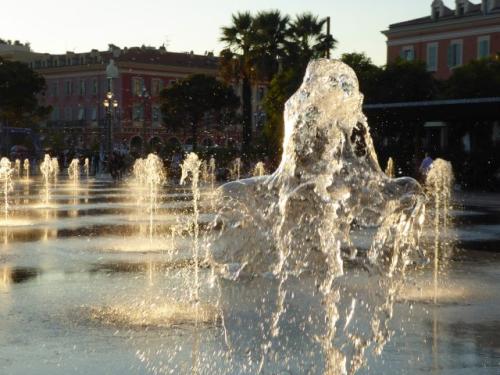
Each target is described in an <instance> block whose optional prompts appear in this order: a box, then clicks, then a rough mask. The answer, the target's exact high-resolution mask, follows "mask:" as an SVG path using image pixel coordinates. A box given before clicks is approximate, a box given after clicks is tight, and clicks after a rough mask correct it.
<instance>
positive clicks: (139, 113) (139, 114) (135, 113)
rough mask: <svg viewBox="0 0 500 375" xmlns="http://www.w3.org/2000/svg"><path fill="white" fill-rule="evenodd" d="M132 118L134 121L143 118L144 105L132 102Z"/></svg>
mask: <svg viewBox="0 0 500 375" xmlns="http://www.w3.org/2000/svg"><path fill="white" fill-rule="evenodd" d="M132 119H133V120H134V121H141V120H143V119H144V107H143V106H142V104H134V108H133V110H132Z"/></svg>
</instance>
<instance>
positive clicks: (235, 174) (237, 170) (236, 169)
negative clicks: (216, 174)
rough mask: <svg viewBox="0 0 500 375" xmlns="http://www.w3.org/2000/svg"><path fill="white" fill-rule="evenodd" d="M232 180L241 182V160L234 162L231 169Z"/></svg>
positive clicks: (237, 159)
mask: <svg viewBox="0 0 500 375" xmlns="http://www.w3.org/2000/svg"><path fill="white" fill-rule="evenodd" d="M230 177H231V180H233V181H235V180H239V179H240V178H241V158H236V159H234V160H233V164H232V166H231V169H230Z"/></svg>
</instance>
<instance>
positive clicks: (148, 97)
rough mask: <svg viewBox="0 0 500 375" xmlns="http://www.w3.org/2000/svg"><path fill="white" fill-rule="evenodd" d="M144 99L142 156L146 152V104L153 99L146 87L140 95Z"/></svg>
mask: <svg viewBox="0 0 500 375" xmlns="http://www.w3.org/2000/svg"><path fill="white" fill-rule="evenodd" d="M139 97H140V98H141V99H142V129H141V130H142V143H141V155H142V156H144V154H145V151H146V104H147V102H148V101H149V99H151V95H150V94H149V92H148V90H147V89H146V87H145V86H144V87H143V88H142V92H141V93H140V94H139Z"/></svg>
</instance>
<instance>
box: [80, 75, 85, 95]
mask: <svg viewBox="0 0 500 375" xmlns="http://www.w3.org/2000/svg"><path fill="white" fill-rule="evenodd" d="M85 86H86V84H85V80H84V79H81V80H80V96H85V89H86V87H85Z"/></svg>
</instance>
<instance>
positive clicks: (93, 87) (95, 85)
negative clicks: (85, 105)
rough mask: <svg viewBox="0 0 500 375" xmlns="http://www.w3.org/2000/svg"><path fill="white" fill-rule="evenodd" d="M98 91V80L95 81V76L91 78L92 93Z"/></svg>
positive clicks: (95, 93) (94, 93)
mask: <svg viewBox="0 0 500 375" xmlns="http://www.w3.org/2000/svg"><path fill="white" fill-rule="evenodd" d="M98 91H99V82H97V78H94V79H93V80H92V95H97V92H98Z"/></svg>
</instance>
